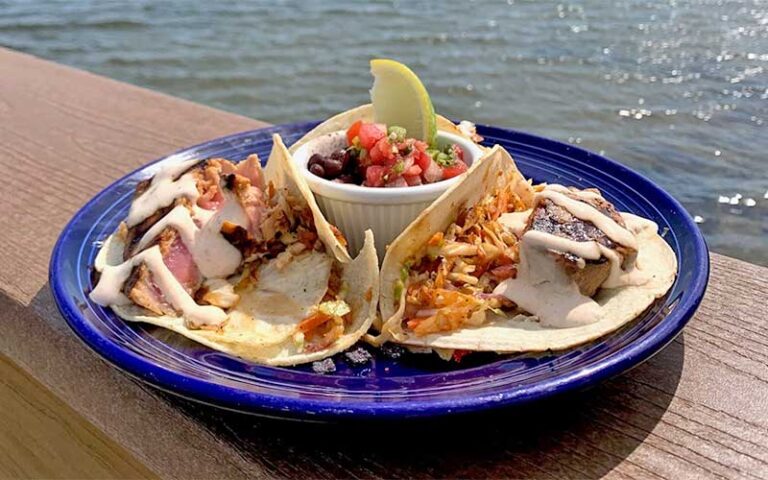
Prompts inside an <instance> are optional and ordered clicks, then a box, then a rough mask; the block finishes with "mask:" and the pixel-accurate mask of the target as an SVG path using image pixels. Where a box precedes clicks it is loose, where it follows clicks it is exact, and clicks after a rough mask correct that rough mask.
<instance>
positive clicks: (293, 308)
mask: <svg viewBox="0 0 768 480" xmlns="http://www.w3.org/2000/svg"><path fill="white" fill-rule="evenodd" d="M276 143H277V140H276ZM279 147H282V150H281V151H279V152H278V153H280V154H283V153H284V154H285V155H286V156H287V150H285V147H283V146H282V143H280V145H279ZM276 148H278V147H276ZM273 152H274V151H273ZM278 157H281V158H277V159H275V160H274V161H275V162H279V163H280V164H281V166H276V167H274V168H271V167H273V166H272V165H270V166H268V167H267V170H265V171H262V169H261V165H260V162H259V159H258V157H257V156H256V155H251V156H249V157H248V158H247V159H246V160H244V161H242V162H240V163H237V164H236V163H233V162H230V161H229V160H226V159H221V158H215V159H208V160H204V161H202V162H200V161H197V160H193V161H187V162H184V163H181V164H178V165H174V166H170V167H166V168H163V169H161V170H160V171H159V172H158V173H157V174H156V175H155V176H154V177H153V178H151V179H148V180H145V181H142V182H140V183H139V184H138V185H137V188H136V192H135V196H134V199H133V202H132V204H131V207H130V211H129V213H128V217H127V218H126V220H125V221H124V222H123V223H122V224H121V225H120V227H119V229H118V231H117V232H116V233H115V235H113V236H112V237H110V239H108V241H107V242H106V244H105V246H104V248H103V251H102V252H101V253H100V254H99V257H100V258H97V263H96V270H97V272H98V274H99V279H98V282H97V283H96V285H95V287H94V289H93V290H92V292H91V293H90V297H91V299H92V300H93V301H94V302H96V303H98V304H100V305H104V306H111V307H113V309H114V310H115V311H116V312H117V313H118V314H121V316H125V317H128V319H130V320H138V321H147V322H149V323H156V324H159V325H161V326H166V327H168V328H172V329H174V330H176V331H179V332H180V333H182V334H185V335H187V336H190V338H193V339H196V340H199V341H204V343H208V344H212V346H214V348H215V347H216V346H220V347H223V348H220V349H224V350H227V347H226V346H225V345H230V344H233V343H234V344H237V343H239V344H241V345H240V347H238V348H237V353H238V354H239V355H241V356H253V357H255V358H261V356H262V353H263V352H265V351H266V350H265V349H271V350H270V352H271V353H270V355H278V356H279V355H287V353H290V354H292V355H296V354H312V353H315V352H320V351H322V350H324V349H328V348H330V347H332V346H333V345H334V344H335V343H336V342H338V341H339V339H341V338H342V337H343V336H344V335H345V334H347V333H350V332H349V331H350V328H351V327H352V326H353V323H355V324H357V323H360V322H358V321H356V320H355V319H359V318H360V317H361V316H363V317H365V318H367V317H369V316H370V315H369V313H370V312H368V311H367V309H370V307H371V303H373V304H374V307H375V302H372V301H371V299H370V298H369V299H368V300H367V301H366V300H365V299H359V298H355V299H348V298H347V295H348V292H349V290H350V289H349V287H348V282H349V279H348V278H347V277H348V276H349V274H350V273H355V272H352V271H353V270H354V271H363V270H365V272H364V274H363V273H361V274H360V275H364V276H365V277H366V278H367V279H368V281H369V283H370V284H369V285H368V286H367V288H368V289H372V288H374V286H375V285H376V284H377V279H376V280H374V279H375V277H376V275H377V272H376V269H375V252H374V253H373V256H372V257H371V258H369V259H368V260H366V261H365V263H366V266H361V265H358V266H354V265H353V264H354V261H352V260H351V259H350V258H349V256H348V254H346V250H345V249H344V245H345V244H346V241H345V239H344V238H343V236H342V234H341V233H340V232H339V231H338V230H337V229H336V228H335V227H333V226H332V225H330V224H327V223H325V222H324V219H322V217H318V213H317V212H315V211H313V209H312V207H311V202H310V201H308V200H307V198H306V197H305V196H304V195H303V191H302V189H301V188H299V187H297V186H296V184H295V183H293V182H294V181H295V180H293V179H294V178H295V176H294V175H293V174H292V173H291V172H289V173H287V174H286V172H285V171H284V170H282V169H283V168H287V167H290V161H289V160H288V159H287V157H285V158H283V157H282V156H281V155H278ZM272 161H273V160H272V156H271V157H270V162H272ZM270 172H272V174H271V175H270ZM275 172H277V173H275ZM265 173H267V175H265ZM265 177H266V178H265ZM318 220H320V221H321V223H322V227H323V228H322V230H323V231H322V232H321V231H320V228H319V227H318V225H317V221H318ZM369 248H372V246H370V247H369ZM368 253H369V252H368ZM367 256H368V257H370V254H368V255H367ZM350 266H353V268H352V269H350ZM361 283H363V284H364V283H365V282H361ZM361 286H363V285H361ZM355 293H356V295H357V296H359V293H358V292H355ZM356 310H359V311H356ZM363 323H365V322H363ZM355 327H356V328H358V329H359V328H360V325H355ZM195 332H199V333H195ZM362 333H364V330H363V331H361V332H359V334H360V335H362ZM198 337H199V338H198ZM217 342H218V343H217ZM286 342H287V344H288V345H287V346H286V345H282V344H284V343H286ZM241 347H252V350H251V351H250V353H252V354H253V355H249V351H248V348H241ZM278 347H279V348H278ZM260 352H261V353H260ZM265 355H266V354H265Z"/></svg>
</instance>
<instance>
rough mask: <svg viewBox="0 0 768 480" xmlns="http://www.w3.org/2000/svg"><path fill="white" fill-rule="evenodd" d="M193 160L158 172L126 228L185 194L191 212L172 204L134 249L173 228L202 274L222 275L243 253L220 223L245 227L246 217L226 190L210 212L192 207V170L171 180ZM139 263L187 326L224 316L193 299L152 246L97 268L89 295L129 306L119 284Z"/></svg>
mask: <svg viewBox="0 0 768 480" xmlns="http://www.w3.org/2000/svg"><path fill="white" fill-rule="evenodd" d="M197 162H198V161H197V160H190V161H189V162H184V163H181V164H179V165H174V166H172V167H168V168H164V169H162V170H160V171H159V172H158V173H157V174H156V175H155V177H154V178H153V180H152V183H151V185H150V187H149V188H148V189H147V190H146V191H145V192H144V193H143V194H142V195H140V196H139V197H138V198H136V199H135V200H134V201H133V204H132V205H131V209H130V213H129V215H128V219H127V220H126V223H127V224H128V225H129V226H131V225H135V224H137V223H139V222H141V221H142V220H144V219H145V218H147V217H149V215H151V214H152V213H154V212H155V211H157V210H158V209H160V208H162V207H164V206H168V205H170V204H171V203H173V201H174V200H175V199H176V198H179V197H182V196H183V197H187V198H189V199H190V200H192V202H193V207H192V209H191V211H190V209H188V208H186V207H185V206H183V205H178V206H176V207H175V208H173V209H172V210H171V211H170V212H168V214H166V215H165V216H164V217H163V218H161V219H160V220H158V222H157V223H156V224H155V225H153V226H152V228H150V229H149V230H148V231H147V232H146V233H145V234H144V236H143V237H142V238H141V240H139V243H138V248H139V250H140V249H142V248H145V247H146V246H147V245H149V244H150V243H151V242H152V240H153V239H154V238H155V237H157V235H159V234H160V233H161V232H162V231H163V229H165V228H166V227H173V228H174V229H175V230H176V231H177V232H178V233H179V235H180V237H181V240H182V242H183V243H184V245H185V246H186V247H187V249H188V250H189V251H190V254H191V255H192V259H193V261H194V262H195V264H196V265H197V268H198V269H199V270H200V273H201V274H202V275H203V277H204V278H205V279H212V278H221V279H223V278H226V277H228V276H230V275H232V274H233V273H235V271H236V270H237V268H238V267H239V266H240V263H241V261H242V255H241V254H240V251H239V250H238V249H237V248H235V247H234V246H232V245H231V244H230V243H229V242H228V241H227V240H226V239H225V238H224V237H223V236H222V235H221V233H220V230H221V225H222V223H223V222H224V221H229V222H232V223H235V224H237V225H240V226H243V227H246V228H247V226H248V221H249V220H248V217H247V215H246V214H245V211H244V210H243V208H242V206H241V205H240V203H239V202H238V201H237V198H236V197H235V195H234V194H232V193H231V192H229V191H227V190H222V194H223V196H224V203H223V204H222V206H221V207H220V208H219V210H217V211H215V212H214V211H211V210H205V209H202V208H200V207H198V206H197V205H194V202H195V201H196V199H197V197H198V191H197V185H196V182H195V179H194V177H193V176H192V174H184V175H182V176H181V177H180V178H178V179H176V180H174V178H176V177H177V176H178V175H179V174H180V173H181V172H184V171H185V170H187V169H189V168H190V167H192V166H193V165H195V164H196V163H197ZM131 222H132V223H131ZM142 262H144V263H145V264H146V265H147V267H148V268H149V270H150V271H151V272H152V278H153V279H154V281H155V283H156V285H157V287H158V288H159V289H160V291H161V292H162V293H163V296H164V298H165V299H166V300H167V301H168V302H169V303H170V304H171V305H172V306H173V307H174V308H176V309H177V310H180V311H181V312H182V314H183V315H184V318H185V319H186V321H187V323H188V324H189V325H190V326H195V327H199V326H201V325H209V326H216V325H220V324H222V323H223V322H224V321H225V320H226V319H227V314H226V313H225V312H224V310H222V309H221V308H218V307H214V306H211V305H198V304H197V303H195V301H194V299H193V298H192V297H191V296H190V295H189V294H188V293H187V292H186V290H185V289H184V287H183V286H182V285H181V284H180V283H179V281H178V280H176V278H175V277H174V275H173V273H172V272H171V271H170V270H169V269H168V267H167V266H166V265H165V263H164V262H163V258H162V255H161V253H160V249H159V247H157V246H153V247H150V248H148V249H146V250H144V251H141V252H140V253H139V254H137V255H135V256H133V257H132V258H130V259H128V260H127V261H125V262H123V263H121V264H119V265H108V266H105V267H104V268H103V269H102V270H101V277H100V279H99V282H98V284H97V285H96V287H95V288H94V289H93V291H92V292H91V294H90V297H91V299H92V300H93V301H94V302H96V303H98V304H100V305H105V306H108V305H125V304H130V303H131V301H130V299H128V298H127V297H126V296H125V295H124V294H123V293H122V288H123V285H124V284H125V281H126V280H127V279H128V277H129V276H130V274H131V271H132V269H133V268H134V267H135V266H137V265H139V264H140V263H142Z"/></svg>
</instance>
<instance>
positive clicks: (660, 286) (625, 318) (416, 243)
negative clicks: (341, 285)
mask: <svg viewBox="0 0 768 480" xmlns="http://www.w3.org/2000/svg"><path fill="white" fill-rule="evenodd" d="M499 172H508V173H509V174H511V175H512V181H513V182H514V187H513V188H514V189H515V191H516V193H517V194H518V195H520V196H521V198H522V200H523V201H524V202H525V203H526V205H527V206H531V204H532V198H533V192H532V190H531V187H530V185H529V184H528V183H527V182H526V181H525V180H524V179H523V177H522V175H521V174H520V173H519V171H518V170H517V167H516V166H515V163H514V161H513V160H512V157H511V156H510V155H509V154H508V153H507V152H506V151H505V150H504V149H503V148H501V147H499V146H496V147H494V148H493V150H491V151H490V153H488V154H487V155H486V157H485V158H484V160H482V161H480V162H478V163H477V164H475V165H473V166H472V168H470V170H469V172H468V173H467V175H466V176H465V177H464V179H463V180H462V181H461V182H460V183H457V184H456V185H454V186H453V187H452V188H450V189H449V190H448V191H446V192H445V193H444V194H443V195H442V196H441V197H440V198H438V199H437V200H436V201H435V203H433V204H432V206H431V207H430V208H429V209H427V210H425V211H424V212H422V214H421V215H419V216H418V217H417V218H416V220H414V221H413V223H412V224H411V225H410V226H409V227H408V228H407V229H406V230H405V231H404V232H403V233H402V234H401V235H400V236H399V237H398V238H397V239H395V241H394V242H393V243H392V245H391V246H390V247H389V249H388V250H387V254H386V256H385V257H384V262H383V264H382V267H381V294H380V298H381V302H380V311H381V316H382V319H383V327H382V328H383V333H384V335H385V336H387V335H389V336H392V335H395V336H396V337H397V338H395V339H394V341H396V342H398V343H403V344H406V345H411V346H416V347H429V348H432V349H435V350H440V349H447V350H473V351H492V352H497V353H516V352H543V351H547V350H563V349H567V348H570V347H573V346H576V345H579V344H582V343H585V342H588V341H590V340H594V339H596V338H599V337H601V336H603V335H605V334H607V333H610V332H612V331H614V330H616V329H618V328H620V327H621V326H623V325H624V324H626V323H628V322H630V321H631V320H633V319H634V318H636V317H637V316H638V315H640V314H641V313H642V312H643V311H645V310H646V309H647V308H648V307H649V306H650V305H651V304H652V303H653V302H654V300H656V299H657V298H659V297H661V296H663V295H664V294H665V293H666V292H667V291H668V290H669V288H670V287H671V286H672V283H673V282H674V280H675V275H676V272H677V259H676V258H675V254H674V253H673V252H672V249H671V248H670V247H669V245H667V243H666V242H665V241H664V239H662V238H661V237H660V236H659V235H658V234H657V233H655V232H650V231H646V232H644V233H641V234H640V235H639V236H638V243H639V252H638V258H637V262H638V264H639V265H641V266H642V268H644V269H646V270H647V271H648V272H649V274H650V275H651V280H650V281H649V282H648V283H647V284H645V285H642V286H629V287H622V288H617V289H610V290H609V289H603V290H601V291H600V292H599V293H598V295H597V297H596V298H595V300H596V301H597V302H598V303H599V304H600V305H601V306H602V312H603V313H602V315H601V316H600V318H599V319H598V321H597V322H595V323H592V324H589V325H585V326H581V327H572V328H561V329H553V328H545V327H542V326H541V325H540V324H539V323H538V321H537V319H536V318H535V317H533V316H528V315H516V316H514V317H504V316H497V315H493V316H489V319H488V321H487V322H486V323H485V324H484V325H482V326H480V327H468V328H462V329H459V330H456V331H453V332H448V333H442V334H431V335H425V336H417V335H415V334H413V333H409V332H400V331H399V329H398V328H397V326H398V325H399V324H400V323H401V320H402V316H403V314H402V308H399V307H401V306H402V304H400V303H399V302H396V301H395V298H394V288H395V284H396V282H397V281H398V279H399V278H400V269H401V267H402V265H403V262H404V261H405V260H407V259H408V258H409V257H412V256H413V255H415V254H417V253H418V252H419V251H420V250H421V248H422V246H423V245H424V243H425V242H426V241H427V240H428V239H429V238H430V237H431V236H432V235H434V234H435V233H436V232H442V231H444V230H445V229H446V228H447V227H448V226H449V225H450V224H451V223H453V221H454V220H455V218H456V215H457V214H458V211H459V210H460V209H461V208H462V207H464V206H471V205H474V204H475V203H477V202H478V201H479V200H480V199H481V198H482V197H483V196H484V195H486V192H490V191H491V190H493V188H494V187H495V186H496V185H497V182H499V181H500V178H501V177H499V176H498V173H499Z"/></svg>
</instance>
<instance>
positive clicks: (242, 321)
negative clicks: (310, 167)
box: [96, 135, 379, 365]
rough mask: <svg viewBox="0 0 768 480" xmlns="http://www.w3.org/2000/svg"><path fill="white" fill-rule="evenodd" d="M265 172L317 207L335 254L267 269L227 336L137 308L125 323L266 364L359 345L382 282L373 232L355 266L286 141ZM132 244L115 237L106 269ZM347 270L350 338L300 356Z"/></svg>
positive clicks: (123, 310)
mask: <svg viewBox="0 0 768 480" xmlns="http://www.w3.org/2000/svg"><path fill="white" fill-rule="evenodd" d="M273 140H274V146H273V148H272V152H271V154H270V156H269V160H268V162H267V166H266V167H265V169H264V178H265V181H266V182H267V183H269V182H272V183H273V184H274V185H275V186H276V187H278V188H281V187H284V188H287V189H288V190H289V191H290V192H291V193H293V195H294V196H296V197H297V198H299V199H303V201H304V202H306V203H307V204H308V206H309V207H310V209H311V211H312V214H313V218H314V223H315V228H316V230H317V234H318V237H319V238H320V240H321V241H322V242H323V244H324V245H325V246H326V250H327V253H324V254H321V253H317V252H309V253H306V252H305V253H303V254H301V255H299V256H297V257H296V258H295V259H293V260H292V261H291V263H289V264H288V265H287V266H286V267H285V268H283V269H281V270H278V269H277V268H276V267H275V265H274V261H273V262H272V263H266V264H265V265H263V266H261V267H260V270H259V276H260V279H261V282H259V283H258V284H257V286H256V287H255V288H254V289H251V290H247V291H245V292H241V299H240V302H239V303H238V304H237V305H236V306H235V307H234V308H233V309H232V310H231V311H230V315H229V318H228V320H227V323H226V324H225V325H224V326H223V328H221V329H219V330H191V329H188V328H187V327H186V325H185V321H184V318H183V317H174V316H168V315H165V316H155V315H150V314H148V313H147V310H145V309H143V308H141V307H139V306H137V305H114V306H112V310H113V311H114V312H115V313H116V314H117V315H118V316H120V317H121V318H123V319H125V320H127V321H132V322H143V323H150V324H152V325H157V326H159V327H163V328H166V329H168V330H172V331H174V332H176V333H179V334H181V335H183V336H185V337H187V338H189V339H191V340H194V341H196V342H199V343H201V344H203V345H206V346H208V347H210V348H213V349H215V350H220V351H222V352H225V353H229V354H232V355H236V356H238V357H242V358H245V359H247V360H252V361H254V362H258V363H262V364H266V365H297V364H300V363H307V362H312V361H316V360H320V359H323V358H326V357H329V356H331V355H333V354H335V353H338V352H340V351H343V350H346V349H347V348H349V347H350V346H352V345H353V344H354V343H355V342H356V341H357V340H358V339H359V338H360V337H361V336H362V335H363V334H365V333H366V332H367V331H368V329H369V328H370V326H371V323H372V321H373V319H374V317H375V316H376V306H377V303H378V292H379V276H378V260H377V257H376V249H375V247H374V243H373V234H372V233H371V232H370V231H366V232H365V244H364V245H363V248H362V249H361V251H360V253H359V254H358V256H357V257H356V258H355V259H354V260H353V259H351V258H350V256H349V254H348V253H347V250H346V248H345V247H344V245H342V244H341V243H340V242H339V240H338V239H337V238H336V237H335V235H334V234H333V231H332V229H331V226H330V224H328V222H327V221H326V220H325V218H324V217H323V215H322V213H320V209H319V208H318V206H317V203H316V202H315V199H314V197H313V196H312V194H311V192H310V190H309V187H307V185H306V184H305V183H304V180H303V178H302V176H301V175H300V174H299V172H297V171H296V167H295V166H294V165H293V162H292V161H291V160H290V156H289V154H288V150H287V149H286V148H285V145H284V144H283V142H282V139H281V138H280V136H279V135H275V136H274V137H273ZM124 245H125V244H124V239H123V238H122V237H121V235H120V234H119V233H115V234H113V235H112V236H110V237H109V238H108V239H107V240H106V241H105V244H104V246H103V247H102V249H101V250H100V251H99V254H98V256H97V258H96V267H97V269H98V270H101V268H102V267H103V266H105V265H117V264H120V263H122V252H123V247H124ZM334 260H335V261H337V262H339V263H341V264H342V274H341V277H342V281H343V282H344V283H345V284H346V285H348V287H349V289H348V292H347V294H346V297H345V301H346V302H347V303H348V304H349V305H350V307H351V309H352V318H351V321H350V322H349V325H347V327H346V329H345V332H344V334H343V335H342V336H341V338H339V339H338V340H337V341H336V342H334V343H333V344H332V345H330V346H329V347H328V348H325V349H323V350H320V351H317V352H311V353H304V352H301V351H300V343H298V342H297V340H296V338H295V337H294V333H295V332H296V328H295V327H296V325H297V324H298V323H299V322H300V321H301V320H302V319H303V318H305V317H306V316H307V315H308V314H309V310H310V308H311V307H312V306H313V305H316V304H317V303H319V302H320V300H321V299H322V297H323V295H324V294H325V291H326V289H327V286H328V278H329V275H330V269H331V264H332V263H333V261H334Z"/></svg>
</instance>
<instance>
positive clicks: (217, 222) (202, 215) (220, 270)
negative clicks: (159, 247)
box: [138, 190, 248, 278]
mask: <svg viewBox="0 0 768 480" xmlns="http://www.w3.org/2000/svg"><path fill="white" fill-rule="evenodd" d="M223 193H224V204H223V206H222V207H221V209H219V210H218V211H217V212H215V213H213V212H211V211H209V210H204V209H202V208H200V207H197V206H194V207H193V209H192V212H190V211H189V209H188V208H186V207H184V206H183V205H178V206H176V207H175V208H174V209H173V210H171V211H170V212H168V214H167V215H166V216H164V217H163V218H161V219H160V220H158V221H157V223H156V224H154V225H153V226H152V228H150V229H149V230H148V231H147V233H145V234H144V236H143V237H142V238H141V240H140V241H139V243H138V249H139V250H141V249H143V248H144V247H146V246H147V245H148V244H149V243H150V242H151V241H152V240H153V239H154V238H155V237H157V236H158V235H159V234H160V233H161V232H162V231H163V230H164V229H165V228H166V227H173V228H175V229H176V231H177V232H179V235H180V236H181V239H182V241H183V242H184V245H185V246H186V247H187V249H188V250H189V251H190V253H191V254H192V258H193V259H194V261H195V264H196V265H197V268H199V269H200V273H202V274H203V277H205V278H223V277H227V276H229V275H232V274H233V273H235V270H237V267H239V266H240V262H241V261H242V260H243V257H242V255H241V254H240V251H239V250H238V249H237V248H236V247H234V246H232V244H230V243H229V242H228V241H227V240H226V239H225V238H224V237H223V236H222V235H221V233H220V231H221V224H222V223H224V221H225V220H226V221H229V222H232V223H235V224H237V225H240V226H242V227H245V228H247V227H248V217H246V215H245V212H244V211H243V209H242V207H241V206H240V204H239V203H238V201H237V199H236V198H235V196H234V195H233V194H232V193H230V192H228V191H226V190H224V191H223ZM198 225H201V226H200V227H198Z"/></svg>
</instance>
